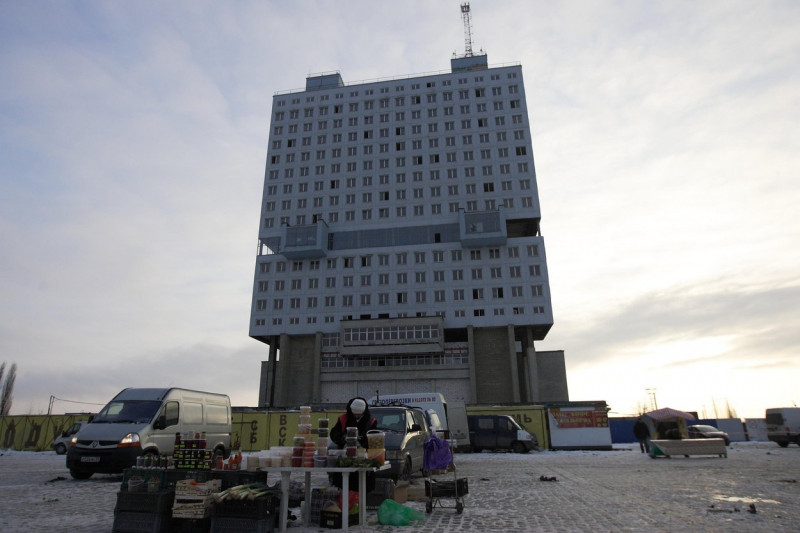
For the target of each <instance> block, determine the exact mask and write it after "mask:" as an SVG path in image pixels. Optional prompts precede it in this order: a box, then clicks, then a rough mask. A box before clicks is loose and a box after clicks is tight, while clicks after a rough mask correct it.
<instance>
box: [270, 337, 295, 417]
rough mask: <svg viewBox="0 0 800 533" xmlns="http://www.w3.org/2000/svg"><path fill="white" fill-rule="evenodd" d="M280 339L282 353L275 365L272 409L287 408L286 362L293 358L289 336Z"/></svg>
mask: <svg viewBox="0 0 800 533" xmlns="http://www.w3.org/2000/svg"><path fill="white" fill-rule="evenodd" d="M280 339H281V340H280V343H279V344H278V345H279V346H280V347H281V353H280V357H279V358H278V359H277V361H276V364H275V376H274V378H273V388H274V392H273V399H272V405H271V406H270V407H276V406H277V407H284V406H286V393H285V391H284V389H285V386H284V385H285V382H286V378H285V377H284V375H283V374H284V373H285V372H284V369H285V368H286V366H287V365H286V361H287V359H288V358H290V357H291V356H292V343H291V341H290V340H289V335H287V334H285V333H282V334H281V336H280Z"/></svg>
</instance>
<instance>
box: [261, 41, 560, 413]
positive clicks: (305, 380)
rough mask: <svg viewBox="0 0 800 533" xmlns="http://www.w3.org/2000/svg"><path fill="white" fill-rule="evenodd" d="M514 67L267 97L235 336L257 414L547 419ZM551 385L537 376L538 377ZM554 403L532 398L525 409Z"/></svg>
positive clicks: (549, 320)
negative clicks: (428, 409)
mask: <svg viewBox="0 0 800 533" xmlns="http://www.w3.org/2000/svg"><path fill="white" fill-rule="evenodd" d="M540 218H541V215H540V208H539V198H538V190H537V183H536V172H535V169H534V160H533V151H532V146H531V131H530V125H529V122H528V109H527V105H526V101H525V89H524V85H523V80H522V68H521V66H519V65H511V66H499V67H491V68H490V67H489V65H488V60H487V56H486V55H477V56H473V55H467V56H464V57H459V58H453V59H452V60H451V69H450V70H449V71H447V72H442V73H434V74H426V75H420V76H414V77H398V78H394V79H387V80H380V81H371V82H367V83H356V84H345V82H344V81H343V79H342V77H341V76H340V74H339V73H338V72H337V73H327V74H320V75H313V76H309V77H308V78H307V79H306V87H305V90H303V91H295V92H283V93H277V94H275V95H274V97H273V107H272V117H271V123H270V130H269V145H268V151H267V162H266V172H265V179H264V192H263V202H262V207H261V218H260V227H259V233H258V237H259V239H258V252H257V259H256V268H255V282H254V287H253V300H252V312H251V319H250V329H249V332H250V336H251V337H253V338H254V339H257V340H259V341H261V342H264V343H265V344H267V345H268V346H269V354H268V356H267V357H266V360H265V361H264V362H263V363H262V371H261V387H260V398H259V404H260V405H261V406H270V407H273V406H274V407H288V406H295V405H302V404H327V403H343V402H346V401H347V399H349V398H351V397H353V396H356V395H361V396H365V397H369V396H373V395H374V394H375V392H376V391H379V392H380V394H392V393H400V392H410V391H437V392H442V393H444V394H445V397H446V398H448V399H452V400H459V401H464V402H466V403H485V402H538V401H565V400H567V399H568V398H567V397H566V396H567V389H566V375H565V373H564V372H563V353H561V356H560V367H559V363H558V357H556V358H555V359H553V358H548V357H546V356H545V355H544V354H543V355H542V356H541V357H540V356H539V354H537V352H536V349H535V346H534V343H535V342H536V341H539V340H542V339H544V337H545V335H546V334H547V332H548V330H549V329H550V327H551V326H552V325H553V312H552V307H551V301H550V289H549V283H548V271H547V262H546V254H545V247H544V240H543V238H542V236H541V234H540V229H539V222H540ZM553 368H555V370H554V371H552V369H553ZM543 394H544V395H546V396H553V395H554V396H556V397H544V396H543Z"/></svg>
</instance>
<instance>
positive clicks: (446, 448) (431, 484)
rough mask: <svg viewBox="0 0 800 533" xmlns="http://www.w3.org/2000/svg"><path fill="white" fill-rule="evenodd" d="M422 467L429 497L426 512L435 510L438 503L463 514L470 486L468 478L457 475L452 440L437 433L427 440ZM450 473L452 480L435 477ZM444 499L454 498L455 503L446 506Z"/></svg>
mask: <svg viewBox="0 0 800 533" xmlns="http://www.w3.org/2000/svg"><path fill="white" fill-rule="evenodd" d="M422 469H423V471H424V474H425V496H427V497H428V501H427V502H426V503H425V512H427V513H430V512H433V508H434V507H436V506H437V505H438V506H439V507H442V508H445V507H448V508H451V509H453V508H454V509H455V510H456V513H458V514H461V513H462V512H463V511H464V501H463V500H464V496H466V495H467V493H468V492H469V486H468V483H467V478H465V477H463V478H460V479H459V477H458V475H457V471H456V465H455V463H454V462H453V452H452V450H451V449H450V441H445V440H444V439H440V438H439V437H437V436H435V435H432V436H431V437H430V438H429V439H428V440H426V441H425V445H424V451H423V456H422ZM450 473H452V476H453V478H452V481H451V480H449V479H436V478H434V477H433V476H434V475H446V474H450ZM448 477H449V476H448ZM442 499H451V500H454V501H455V505H453V506H452V507H450V506H445V505H443V504H442V501H441V500H442Z"/></svg>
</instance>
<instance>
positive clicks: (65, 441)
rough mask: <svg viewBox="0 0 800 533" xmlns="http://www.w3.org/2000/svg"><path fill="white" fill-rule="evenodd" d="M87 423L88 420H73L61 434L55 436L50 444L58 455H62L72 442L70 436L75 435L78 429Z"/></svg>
mask: <svg viewBox="0 0 800 533" xmlns="http://www.w3.org/2000/svg"><path fill="white" fill-rule="evenodd" d="M86 424H88V422H75V423H74V424H72V425H71V426H70V427H68V428H67V429H65V430H64V431H63V432H62V433H61V435H59V436H58V437H56V439H55V440H54V441H53V444H52V445H51V446H52V447H53V449H54V450H55V451H56V453H57V454H58V455H64V454H65V453H67V449H68V448H69V445H70V443H71V442H72V436H73V435H75V433H77V432H78V431H80V429H81V428H82V427H83V426H85V425H86Z"/></svg>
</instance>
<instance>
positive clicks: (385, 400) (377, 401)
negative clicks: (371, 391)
mask: <svg viewBox="0 0 800 533" xmlns="http://www.w3.org/2000/svg"><path fill="white" fill-rule="evenodd" d="M367 404H368V405H370V410H371V409H372V406H373V405H374V406H379V405H398V404H399V405H408V406H411V407H420V408H422V409H424V410H425V411H428V410H430V409H433V410H434V411H436V414H437V415H439V422H440V426H439V427H438V428H437V432H441V433H438V434H439V436H440V437H442V438H450V428H449V425H448V419H447V416H448V415H447V401H446V400H445V399H444V395H443V394H441V393H439V392H408V393H403V394H382V395H380V396H373V397H372V398H370V399H369V400H367Z"/></svg>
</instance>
